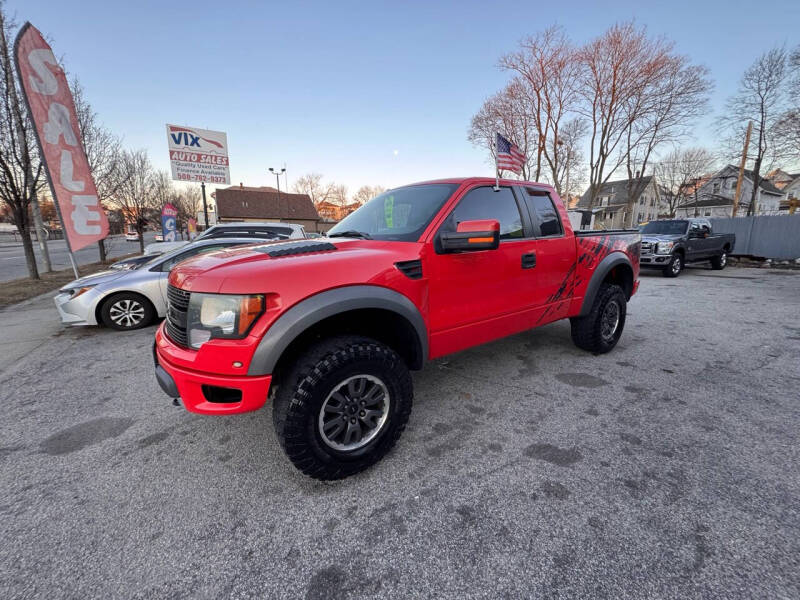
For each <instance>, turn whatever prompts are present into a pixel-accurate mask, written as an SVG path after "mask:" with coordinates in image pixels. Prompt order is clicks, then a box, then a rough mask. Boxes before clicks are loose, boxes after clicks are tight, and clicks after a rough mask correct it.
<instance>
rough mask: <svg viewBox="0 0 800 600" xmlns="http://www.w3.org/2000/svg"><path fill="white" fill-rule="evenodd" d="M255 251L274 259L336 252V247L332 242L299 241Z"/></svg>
mask: <svg viewBox="0 0 800 600" xmlns="http://www.w3.org/2000/svg"><path fill="white" fill-rule="evenodd" d="M254 250H257V251H258V252H263V253H264V254H267V255H269V256H271V257H272V258H280V257H282V256H294V255H296V254H310V253H312V252H330V251H331V250H336V246H334V245H333V244H331V243H330V242H314V241H297V242H285V243H283V244H270V245H268V246H260V247H258V248H254Z"/></svg>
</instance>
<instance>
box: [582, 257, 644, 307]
mask: <svg viewBox="0 0 800 600" xmlns="http://www.w3.org/2000/svg"><path fill="white" fill-rule="evenodd" d="M619 265H626V266H628V267H629V268H630V269H631V272H633V265H631V260H630V259H629V258H628V256H627V254H625V253H624V252H621V251H616V252H612V253H611V254H609V255H608V256H606V257H605V258H604V259H603V260H601V261H600V264H598V265H597V267H596V268H595V270H594V273H592V278H591V279H590V280H589V285H587V286H586V294H584V296H583V304H581V311H580V313H578V316H579V317H585V316H586V315H588V314H589V311H590V310H592V305H593V304H594V299H595V297H596V296H597V292H598V290H599V289H600V284H601V283H603V280H604V279H605V278H606V275H608V274H609V273H610V272H611V269H613V268H614V267H618V266H619Z"/></svg>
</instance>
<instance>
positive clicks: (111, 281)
mask: <svg viewBox="0 0 800 600" xmlns="http://www.w3.org/2000/svg"><path fill="white" fill-rule="evenodd" d="M254 243H264V240H263V239H253V238H224V239H208V240H197V241H195V242H193V243H191V244H189V245H187V246H184V247H181V248H177V249H175V250H173V251H172V252H167V253H165V254H162V255H160V256H156V257H153V260H151V261H150V262H146V263H144V264H143V265H140V266H138V267H136V268H134V269H131V270H110V271H103V272H101V273H95V274H94V275H88V276H86V277H81V278H80V279H76V280H75V281H73V282H72V283H69V284H67V285H65V286H64V287H63V288H61V289H60V290H58V295H56V296H55V302H56V308H57V309H58V314H59V315H60V316H61V321H62V322H63V323H65V324H67V325H97V324H99V323H102V324H103V325H106V326H107V327H111V328H112V329H118V330H121V331H125V330H129V329H139V328H141V327H145V326H146V325H149V324H150V323H151V322H152V321H153V320H154V319H156V318H157V317H163V316H165V314H166V310H167V278H168V277H169V271H170V269H172V267H174V266H175V265H177V264H178V263H179V262H181V261H183V260H186V259H187V258H190V257H192V256H195V255H197V254H201V253H204V252H212V251H214V250H219V249H221V248H227V247H229V246H238V245H242V244H254Z"/></svg>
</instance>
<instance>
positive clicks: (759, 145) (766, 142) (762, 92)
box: [717, 47, 786, 215]
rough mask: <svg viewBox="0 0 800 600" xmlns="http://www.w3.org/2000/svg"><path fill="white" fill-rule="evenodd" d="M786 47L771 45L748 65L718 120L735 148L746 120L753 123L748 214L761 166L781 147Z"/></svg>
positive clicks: (753, 203) (753, 207)
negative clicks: (751, 175)
mask: <svg viewBox="0 0 800 600" xmlns="http://www.w3.org/2000/svg"><path fill="white" fill-rule="evenodd" d="M785 79H786V49H785V48H783V47H778V48H773V49H772V50H770V51H768V52H765V53H764V54H762V55H761V56H760V57H758V59H756V61H755V62H754V63H753V64H752V65H750V67H748V68H747V70H746V71H745V72H744V75H743V76H742V80H741V82H740V83H739V90H738V91H737V93H736V94H735V95H734V96H732V97H730V98H729V99H728V101H727V103H726V106H725V113H724V114H723V116H722V117H720V118H719V119H718V121H717V125H718V128H719V130H720V132H722V133H729V136H728V140H729V144H730V145H731V147H732V148H733V149H734V152H735V146H736V144H737V143H739V142H738V140H741V139H742V138H743V137H744V130H745V128H746V127H747V124H748V122H749V121H752V122H753V135H752V141H751V142H750V151H749V152H748V154H749V157H750V158H752V160H753V169H752V170H753V193H752V196H751V198H750V205H749V206H748V207H747V214H748V215H752V214H756V211H757V201H758V190H759V187H760V185H761V182H762V181H763V178H762V177H761V170H762V166H765V165H766V164H768V163H769V162H770V160H771V159H773V158H774V157H775V156H776V155H777V154H778V150H779V149H780V145H779V135H780V133H781V128H780V127H779V123H780V121H781V117H782V116H784V114H785V108H786V95H785V91H786V90H785V87H784V83H785Z"/></svg>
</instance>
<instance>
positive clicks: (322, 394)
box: [272, 335, 413, 480]
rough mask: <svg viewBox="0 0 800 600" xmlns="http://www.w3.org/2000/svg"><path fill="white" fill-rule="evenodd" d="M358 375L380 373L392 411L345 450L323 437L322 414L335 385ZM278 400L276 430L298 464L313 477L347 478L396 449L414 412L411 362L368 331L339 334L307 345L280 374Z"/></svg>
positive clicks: (292, 459)
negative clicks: (357, 443)
mask: <svg viewBox="0 0 800 600" xmlns="http://www.w3.org/2000/svg"><path fill="white" fill-rule="evenodd" d="M356 375H369V376H371V377H375V378H378V379H379V380H380V381H381V382H382V383H383V384H384V385H385V387H386V389H387V390H388V394H389V397H390V402H389V408H388V417H387V418H386V421H385V422H384V423H383V425H382V426H381V427H380V429H379V432H378V434H377V436H376V437H375V438H374V439H372V440H370V441H369V442H368V443H367V444H366V445H365V446H363V447H361V448H358V449H356V450H352V451H348V452H341V451H338V450H336V449H334V448H331V447H330V446H329V445H327V444H326V443H325V442H324V441H323V439H322V436H321V434H320V427H318V419H319V414H320V411H321V409H322V406H323V404H324V403H325V401H326V398H328V396H329V395H330V394H331V393H332V391H333V390H334V389H336V388H337V386H338V385H340V384H341V382H343V381H345V380H347V379H348V378H350V377H353V376H356ZM274 402H275V404H274V406H273V409H272V419H273V424H274V425H275V432H276V433H277V436H278V440H279V441H280V444H281V447H282V448H283V450H284V452H285V453H286V455H287V456H288V457H289V460H291V461H292V463H293V464H294V466H295V467H297V468H298V469H299V470H300V471H302V472H303V473H305V474H306V475H308V476H310V477H313V478H314V479H321V480H332V479H343V478H345V477H349V476H350V475H353V474H355V473H358V472H360V471H363V470H364V469H367V468H369V467H371V466H372V465H374V464H375V463H376V462H378V461H379V460H381V459H382V458H383V457H384V456H385V455H386V453H387V452H389V450H391V449H392V447H393V446H394V445H395V443H396V442H397V440H398V439H399V438H400V435H401V434H402V433H403V430H404V429H405V427H406V423H407V422H408V417H409V415H410V414H411V406H412V403H413V388H412V384H411V376H410V375H409V372H408V368H407V367H406V365H405V363H404V362H403V359H401V358H400V356H399V355H398V354H397V353H396V352H395V351H394V350H392V349H391V348H389V347H388V346H385V345H383V344H381V343H380V342H377V341H375V340H372V339H369V338H366V337H361V336H353V335H348V336H337V337H332V338H328V339H325V340H322V341H320V342H318V343H317V344H315V345H314V346H312V347H311V348H309V349H308V350H307V351H306V352H305V353H304V354H303V355H302V356H301V357H300V358H299V359H298V360H297V361H296V362H295V364H294V366H293V367H292V368H291V369H290V370H289V372H288V374H287V375H286V376H281V377H280V383H279V387H278V390H277V392H276V394H275V398H274Z"/></svg>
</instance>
